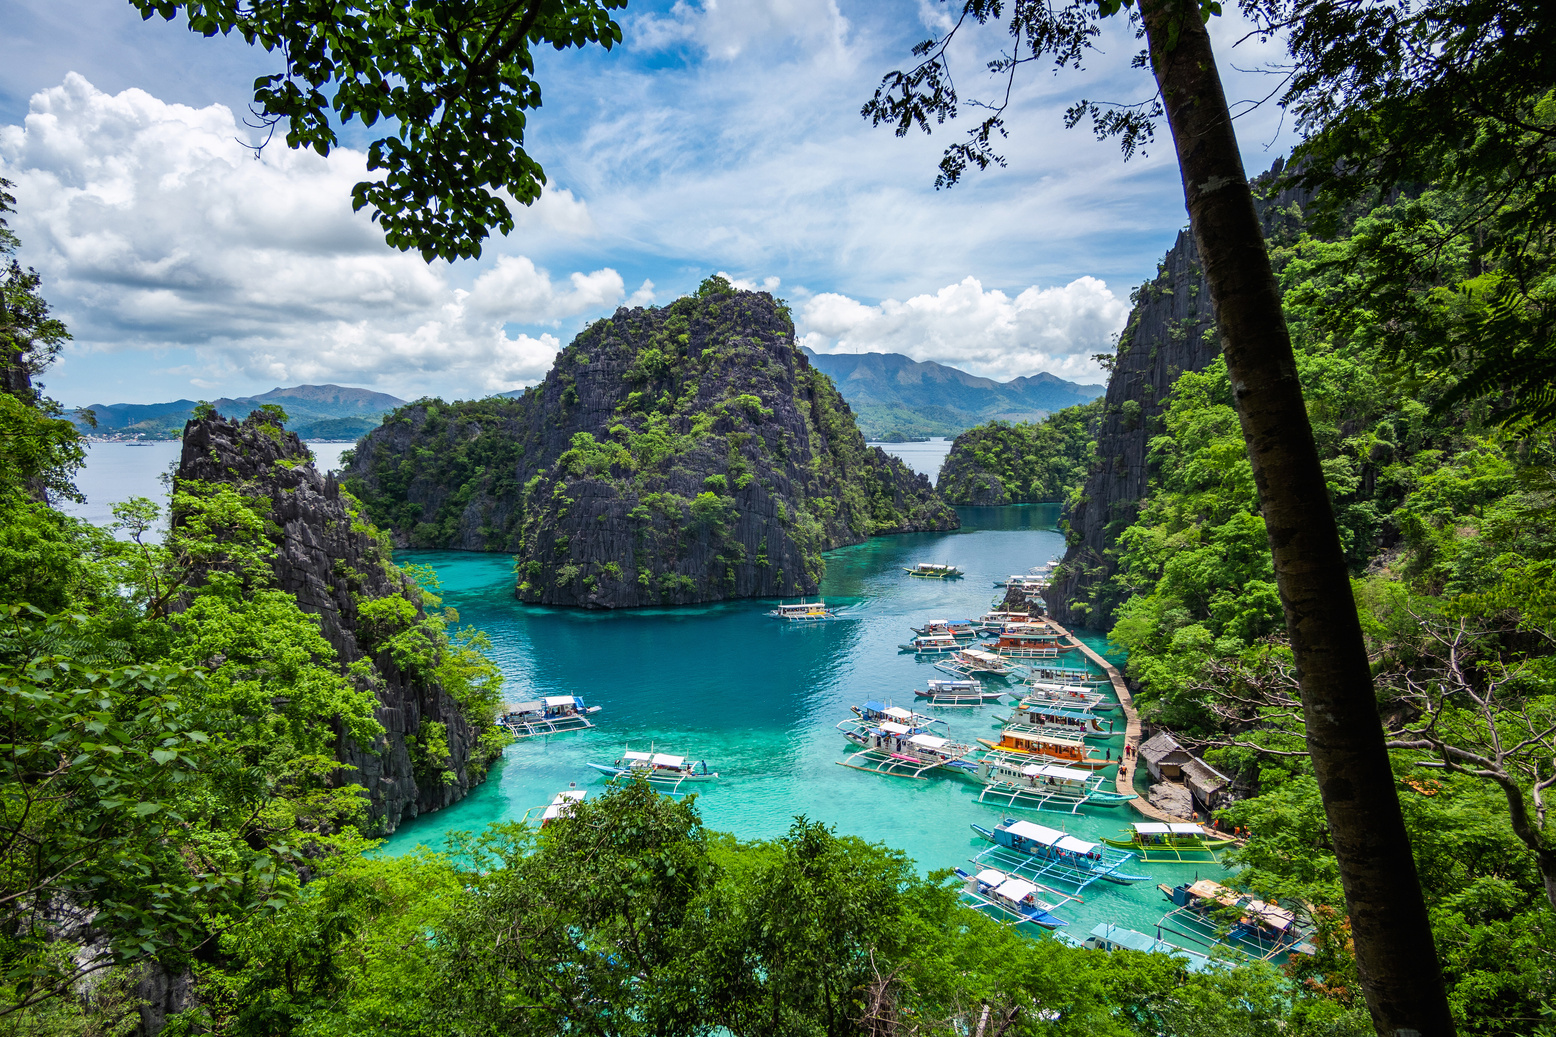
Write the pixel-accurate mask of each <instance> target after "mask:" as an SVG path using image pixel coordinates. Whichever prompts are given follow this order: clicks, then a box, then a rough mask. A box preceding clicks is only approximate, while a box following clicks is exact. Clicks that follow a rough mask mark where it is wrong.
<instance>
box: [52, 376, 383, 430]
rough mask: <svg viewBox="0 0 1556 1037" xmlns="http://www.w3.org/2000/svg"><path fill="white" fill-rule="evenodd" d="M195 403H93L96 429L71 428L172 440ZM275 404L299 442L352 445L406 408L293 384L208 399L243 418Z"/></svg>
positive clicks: (349, 391)
mask: <svg viewBox="0 0 1556 1037" xmlns="http://www.w3.org/2000/svg"><path fill="white" fill-rule="evenodd" d="M196 402H197V401H195V400H174V401H172V402H171V403H107V404H103V403H96V404H93V405H92V406H91V407H90V408H86V409H89V410H91V411H92V413H93V414H94V415H95V416H96V417H97V427H96V428H95V429H94V428H91V427H89V426H88V425H87V424H86V422H85V420H84V419H83V418H82V417H81V416H80V415H81V412H80V411H77V412H76V413H75V414H74V415H72V420H74V421H75V423H76V427H78V428H79V429H81V431H82V432H84V433H88V434H90V435H95V436H112V437H122V438H125V439H135V438H141V439H177V438H178V437H179V436H180V435H182V434H183V431H184V422H186V421H188V420H189V417H190V415H192V414H193V413H194V409H195V404H196ZM266 403H274V404H276V405H278V406H279V407H281V409H282V410H284V411H286V414H287V418H288V420H287V423H286V427H287V428H289V429H291V430H292V431H293V432H296V433H297V434H298V435H299V436H301V437H302V438H304V439H348V440H355V439H357V438H358V437H359V436H363V435H366V434H367V433H368V432H371V431H372V430H373V429H375V428H377V427H378V424H379V422H380V420H381V419H382V418H383V416H384V415H385V414H387V413H388V412H389V411H391V410H393V409H394V408H396V407H399V406H401V405H403V404H404V403H405V401H404V400H402V399H400V398H399V397H398V396H390V395H389V394H388V393H381V392H373V391H371V390H369V389H353V388H350V387H349V386H344V385H294V386H292V387H291V388H290V389H281V388H277V389H271V390H270V391H269V392H267V393H263V394H261V395H259V396H241V397H238V398H237V399H228V398H226V397H223V398H222V399H219V400H212V401H211V405H212V406H214V407H215V408H216V410H217V412H218V413H220V414H223V415H225V416H226V417H229V418H243V417H246V416H247V415H248V413H249V412H250V411H252V410H256V409H257V408H258V407H260V406H261V405H262V404H266Z"/></svg>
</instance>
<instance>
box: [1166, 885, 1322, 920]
mask: <svg viewBox="0 0 1556 1037" xmlns="http://www.w3.org/2000/svg"><path fill="white" fill-rule="evenodd" d="M1189 892H1190V893H1191V894H1193V895H1194V896H1196V897H1198V898H1199V899H1201V900H1214V901H1215V902H1216V903H1218V904H1222V905H1224V906H1226V907H1238V908H1241V909H1242V911H1243V913H1244V915H1245V917H1249V918H1253V919H1255V920H1257V921H1258V922H1260V923H1262V924H1264V925H1267V926H1269V927H1270V928H1272V929H1279V930H1281V931H1285V930H1287V929H1290V928H1291V927H1292V926H1293V925H1295V924H1296V921H1297V916H1296V915H1294V914H1292V913H1291V912H1290V911H1287V910H1286V909H1285V908H1284V907H1281V906H1279V905H1277V904H1266V903H1265V902H1264V901H1262V900H1254V899H1253V898H1251V897H1249V896H1248V895H1247V894H1246V893H1239V892H1237V890H1235V889H1228V888H1227V887H1226V886H1223V885H1221V883H1219V882H1212V881H1211V880H1210V879H1200V880H1199V881H1198V882H1195V883H1194V884H1193V885H1192V886H1190V887H1189Z"/></svg>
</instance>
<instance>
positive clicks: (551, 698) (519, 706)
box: [497, 695, 600, 738]
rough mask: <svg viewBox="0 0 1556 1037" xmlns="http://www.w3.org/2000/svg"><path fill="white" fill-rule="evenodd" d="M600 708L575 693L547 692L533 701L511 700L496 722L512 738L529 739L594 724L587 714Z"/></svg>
mask: <svg viewBox="0 0 1556 1037" xmlns="http://www.w3.org/2000/svg"><path fill="white" fill-rule="evenodd" d="M599 711H600V707H599V706H586V705H584V700H583V699H581V698H579V697H578V696H577V695H547V696H546V697H545V698H543V699H536V700H534V701H533V702H516V703H514V704H513V705H511V706H509V707H508V708H507V709H506V710H505V711H504V712H503V715H502V717H501V719H499V720H498V721H497V722H498V723H499V724H501V725H502V726H503V728H505V729H506V730H507V732H508V733H509V734H510V735H512V736H513V737H515V738H530V737H533V736H534V735H550V734H556V733H558V732H560V731H582V730H583V729H584V728H586V727H593V726H594V724H593V723H591V722H590V721H589V717H590V716H592V715H593V714H595V713H598V712H599Z"/></svg>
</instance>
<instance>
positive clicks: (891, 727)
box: [881, 720, 913, 735]
mask: <svg viewBox="0 0 1556 1037" xmlns="http://www.w3.org/2000/svg"><path fill="white" fill-rule="evenodd" d="M881 730H882V731H885V732H886V733H887V734H889V735H905V734H907V733H908V732H910V731H912V730H913V729H912V728H911V727H904V726H903V725H901V724H897V723H893V722H892V721H890V720H882V721H881Z"/></svg>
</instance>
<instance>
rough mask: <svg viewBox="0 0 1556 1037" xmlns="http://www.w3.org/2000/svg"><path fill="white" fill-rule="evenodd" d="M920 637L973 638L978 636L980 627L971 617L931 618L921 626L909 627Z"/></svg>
mask: <svg viewBox="0 0 1556 1037" xmlns="http://www.w3.org/2000/svg"><path fill="white" fill-rule="evenodd" d="M908 629H909V630H912V631H913V632H914V633H915V634H918V635H919V636H920V637H959V638H962V639H964V640H968V641H970V640H972V639H973V638H975V637H977V636H978V628H977V626H975V625H974V623H973V621H972V620H970V619H931V620H930V621H929V622H928V623H925V624H924V625H923V626H921V627H909V628H908Z"/></svg>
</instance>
